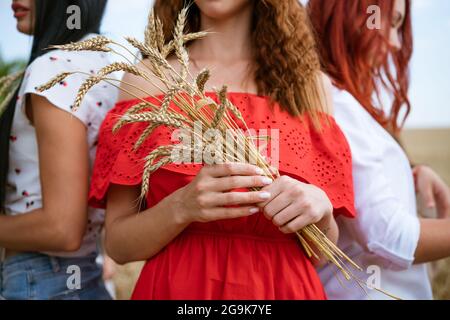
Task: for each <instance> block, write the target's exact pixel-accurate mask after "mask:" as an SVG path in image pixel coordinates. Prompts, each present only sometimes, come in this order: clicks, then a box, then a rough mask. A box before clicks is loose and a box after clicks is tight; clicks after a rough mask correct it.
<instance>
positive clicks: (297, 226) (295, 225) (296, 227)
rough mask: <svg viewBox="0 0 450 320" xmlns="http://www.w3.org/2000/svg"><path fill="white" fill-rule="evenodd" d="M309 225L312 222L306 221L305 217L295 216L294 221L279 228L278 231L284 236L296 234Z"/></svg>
mask: <svg viewBox="0 0 450 320" xmlns="http://www.w3.org/2000/svg"><path fill="white" fill-rule="evenodd" d="M310 224H312V222H310V221H308V217H307V216H303V215H302V216H297V218H295V219H294V220H292V221H290V222H289V223H287V224H285V225H284V226H282V227H280V231H281V232H283V233H286V234H290V233H296V232H298V231H300V230H302V229H303V228H305V227H307V226H309V225H310Z"/></svg>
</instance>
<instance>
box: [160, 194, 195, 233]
mask: <svg viewBox="0 0 450 320" xmlns="http://www.w3.org/2000/svg"><path fill="white" fill-rule="evenodd" d="M183 190H184V188H181V189H179V190H177V191H175V192H174V193H173V194H172V195H171V196H170V197H167V198H166V199H165V201H164V202H166V204H165V205H166V206H167V207H168V211H169V212H171V214H172V216H173V219H174V221H175V223H177V224H179V225H189V224H190V223H192V222H193V219H192V217H191V215H190V214H189V212H188V210H187V208H186V205H185V204H186V201H184V200H183V199H184V197H183Z"/></svg>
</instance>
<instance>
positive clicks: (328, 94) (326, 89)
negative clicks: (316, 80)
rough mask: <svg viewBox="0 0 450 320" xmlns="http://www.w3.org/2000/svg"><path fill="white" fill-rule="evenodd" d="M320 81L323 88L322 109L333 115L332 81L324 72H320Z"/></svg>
mask: <svg viewBox="0 0 450 320" xmlns="http://www.w3.org/2000/svg"><path fill="white" fill-rule="evenodd" d="M320 81H321V82H322V88H323V97H322V98H323V101H324V102H325V104H324V111H325V112H326V113H328V114H329V115H334V106H333V94H332V91H333V83H332V82H331V79H330V77H328V76H327V75H326V74H325V73H321V76H320Z"/></svg>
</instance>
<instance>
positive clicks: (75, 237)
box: [55, 229, 84, 252]
mask: <svg viewBox="0 0 450 320" xmlns="http://www.w3.org/2000/svg"><path fill="white" fill-rule="evenodd" d="M83 236H84V232H79V231H77V230H67V229H62V230H60V231H58V235H57V236H56V237H55V238H56V239H59V241H58V250H57V251H61V252H76V251H78V250H80V248H81V245H82V244H83Z"/></svg>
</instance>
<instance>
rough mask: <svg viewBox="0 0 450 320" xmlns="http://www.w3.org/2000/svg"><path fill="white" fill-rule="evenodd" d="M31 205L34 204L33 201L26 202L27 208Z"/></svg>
mask: <svg viewBox="0 0 450 320" xmlns="http://www.w3.org/2000/svg"><path fill="white" fill-rule="evenodd" d="M33 205H34V201H31V202H27V209H28V208H29V207H31V206H33Z"/></svg>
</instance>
